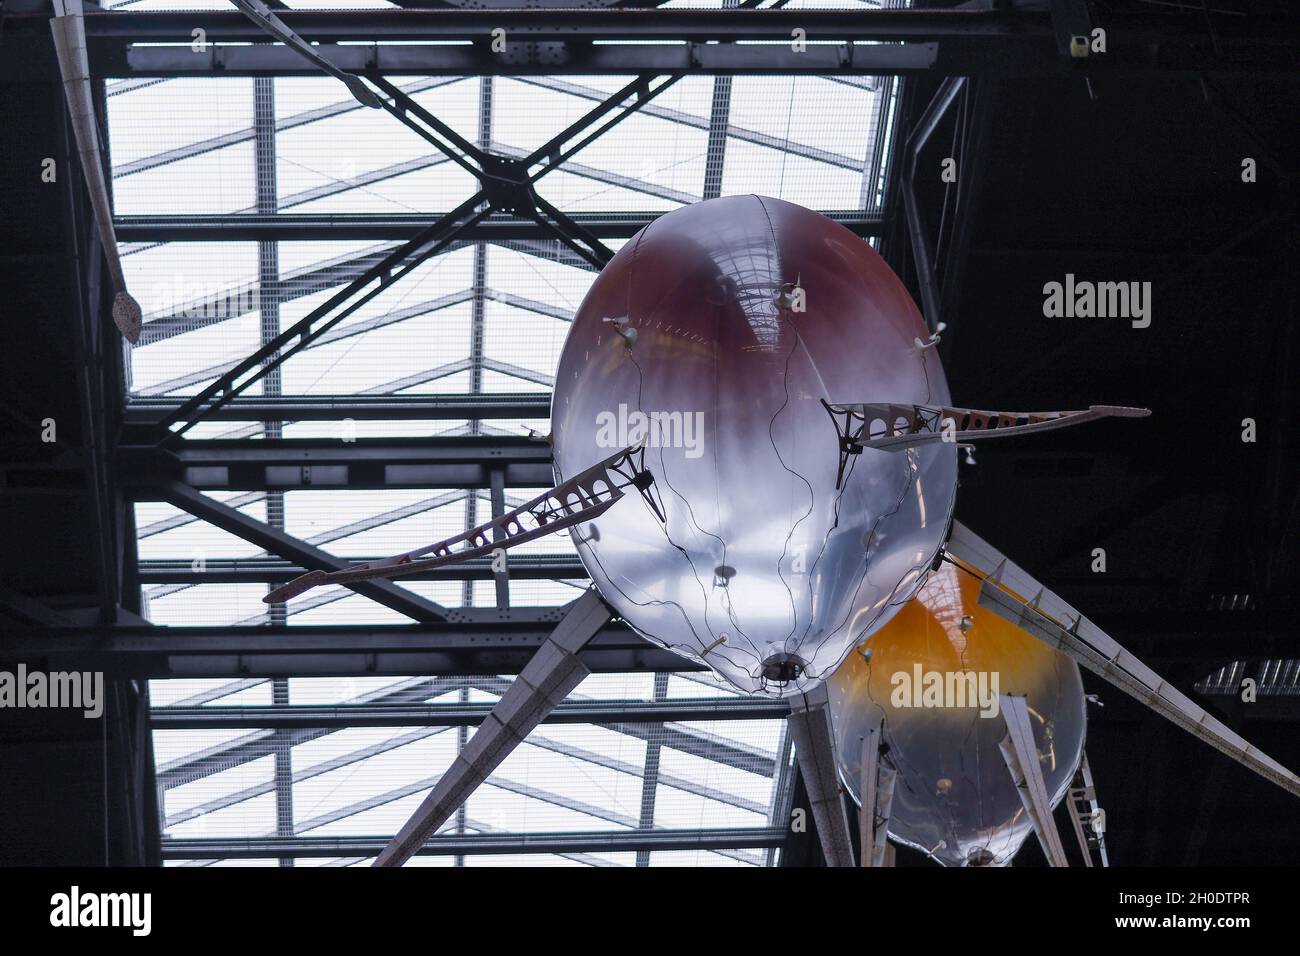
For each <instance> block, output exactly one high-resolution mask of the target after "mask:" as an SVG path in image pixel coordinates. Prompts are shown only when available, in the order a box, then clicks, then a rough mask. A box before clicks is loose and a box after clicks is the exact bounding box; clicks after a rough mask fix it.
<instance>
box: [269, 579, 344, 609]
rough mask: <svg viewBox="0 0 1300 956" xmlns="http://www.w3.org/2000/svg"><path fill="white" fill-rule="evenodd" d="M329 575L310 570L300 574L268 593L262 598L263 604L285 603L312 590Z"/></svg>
mask: <svg viewBox="0 0 1300 956" xmlns="http://www.w3.org/2000/svg"><path fill="white" fill-rule="evenodd" d="M327 577H329V575H327V574H326V573H325V572H324V571H308V572H307V573H306V574H300V575H298V576H297V577H296V578H294V579H293V580H292V581H290V582H289V583H288V584H282V585H280V586H279V587H278V588H276V589H275V590H273V591H270V592H268V593H267V595H266V597H264V598H262V603H263V604H283V603H284V602H285V601H288V600H289V599H290V598H295V597H297V596H298V595H299V594H302V593H303V592H304V591H310V590H311V589H312V588H314V587H315V586H316V585H318V584H320V583H321V582H323V581H324V580H325V579H326V578H327Z"/></svg>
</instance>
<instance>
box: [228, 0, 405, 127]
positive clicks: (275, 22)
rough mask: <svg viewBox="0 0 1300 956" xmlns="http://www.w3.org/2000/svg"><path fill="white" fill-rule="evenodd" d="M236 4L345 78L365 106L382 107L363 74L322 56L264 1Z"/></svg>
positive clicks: (285, 41) (236, 0) (244, 0)
mask: <svg viewBox="0 0 1300 956" xmlns="http://www.w3.org/2000/svg"><path fill="white" fill-rule="evenodd" d="M234 3H235V6H237V7H239V9H240V11H241V12H242V13H243V14H244V15H245V16H247V17H248V18H249V19H250V20H252V21H253V22H254V23H256V24H257V25H258V26H259V27H261V28H262V29H263V30H265V31H266V32H267V33H269V34H270V35H271V36H273V37H275V38H276V39H277V40H279V41H280V42H281V43H283V44H284V45H285V46H287V47H290V48H291V49H293V50H294V51H295V52H297V53H300V54H302V56H303V57H305V58H306V59H308V60H310V61H311V62H312V63H313V64H315V65H316V66H318V67H320V68H321V69H322V70H324V71H325V72H326V73H328V74H329V75H330V76H333V77H335V78H337V79H339V80H342V81H343V84H344V85H345V86H347V88H348V91H349V92H350V93H351V94H352V95H353V96H354V97H355V98H356V100H357V102H358V103H360V104H361V105H362V106H369V107H370V108H371V109H376V110H377V109H379V108H380V106H381V105H382V104H381V103H380V102H379V97H378V96H376V95H375V92H374V90H372V89H371V88H370V87H368V86H366V84H365V82H364V81H363V80H362V79H361V77H359V76H355V75H354V74H352V73H345V72H344V71H343V70H340V69H339V68H338V67H337V66H335V65H334V64H333V63H331V62H330V61H329V60H327V59H325V57H323V56H321V55H320V53H318V52H317V51H316V48H315V47H313V46H312V45H311V44H310V43H308V42H307V41H306V40H304V39H303V38H302V37H300V36H298V34H296V33H294V32H293V30H291V29H289V26H288V25H287V24H286V23H285V22H284V21H283V20H281V19H280V18H279V17H277V16H276V15H275V14H274V13H272V12H271V8H270V7H268V6H267V5H266V4H265V3H263V2H262V0H234Z"/></svg>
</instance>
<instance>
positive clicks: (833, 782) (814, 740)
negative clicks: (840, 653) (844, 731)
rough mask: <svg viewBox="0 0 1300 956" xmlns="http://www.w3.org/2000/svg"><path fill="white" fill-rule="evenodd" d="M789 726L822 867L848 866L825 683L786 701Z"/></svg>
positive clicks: (846, 833)
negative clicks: (815, 830)
mask: <svg viewBox="0 0 1300 956" xmlns="http://www.w3.org/2000/svg"><path fill="white" fill-rule="evenodd" d="M789 725H790V736H791V738H792V739H793V740H794V752H795V757H796V758H797V759H798V761H799V771H800V773H801V774H802V776H803V782H804V786H805V787H807V789H808V801H809V803H810V804H811V805H812V813H813V822H814V823H815V824H816V825H817V834H818V836H819V837H820V838H821V843H822V854H823V855H824V856H825V857H826V865H827V866H852V865H853V840H852V837H851V836H850V834H849V816H848V814H847V813H846V812H845V810H844V795H843V792H842V790H841V787H840V780H839V772H838V769H837V766H836V760H835V737H834V735H833V734H832V731H831V714H830V698H829V695H828V694H827V691H826V685H825V684H821V685H818V686H817V687H816V688H814V689H813V690H811V691H809V692H808V693H807V694H800V695H797V696H795V697H791V698H790V717H789Z"/></svg>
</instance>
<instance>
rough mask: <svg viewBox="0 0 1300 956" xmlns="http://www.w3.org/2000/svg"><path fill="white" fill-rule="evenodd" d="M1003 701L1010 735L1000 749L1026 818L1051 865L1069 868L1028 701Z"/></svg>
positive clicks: (1004, 697) (1008, 697) (1007, 697)
mask: <svg viewBox="0 0 1300 956" xmlns="http://www.w3.org/2000/svg"><path fill="white" fill-rule="evenodd" d="M1000 700H1001V702H1002V717H1003V719H1004V720H1005V721H1006V724H1007V735H1006V737H1004V738H1003V740H1002V742H1001V743H999V744H998V747H999V748H1000V749H1001V751H1002V758H1003V759H1004V760H1005V761H1006V762H1007V771H1008V772H1009V773H1010V774H1011V779H1012V780H1013V781H1014V782H1015V785H1016V790H1017V792H1018V793H1019V794H1020V802H1021V803H1022V804H1024V808H1025V815H1026V816H1028V817H1029V821H1030V822H1031V823H1032V824H1033V825H1034V833H1036V834H1037V835H1038V842H1039V843H1040V844H1042V847H1043V855H1044V856H1046V857H1047V862H1048V863H1049V864H1050V865H1051V866H1068V865H1069V864H1068V862H1067V860H1066V858H1065V848H1064V847H1063V846H1061V834H1060V833H1059V832H1058V831H1057V829H1056V821H1055V820H1054V819H1053V817H1052V804H1051V802H1050V800H1051V798H1050V796H1049V795H1048V793H1047V785H1046V784H1045V783H1044V781H1043V768H1042V765H1041V764H1040V762H1039V756H1038V747H1037V745H1036V744H1035V743H1034V728H1033V726H1032V725H1031V724H1030V722H1029V710H1028V708H1027V706H1026V704H1025V699H1024V698H1023V697H1015V696H1012V695H1009V694H1002V695H1001V697H1000Z"/></svg>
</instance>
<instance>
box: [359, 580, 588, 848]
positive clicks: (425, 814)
mask: <svg viewBox="0 0 1300 956" xmlns="http://www.w3.org/2000/svg"><path fill="white" fill-rule="evenodd" d="M610 617H611V611H610V609H609V606H608V605H607V604H605V602H604V601H603V600H601V597H600V595H599V593H597V592H596V591H595V590H594V589H593V590H590V591H587V592H585V593H584V594H583V596H582V597H581V598H579V599H578V600H577V601H575V602H574V603H573V604H571V605H569V607H568V608H567V609H566V612H565V615H564V618H563V619H562V620H561V621H560V622H559V624H557V625H556V627H555V630H554V631H552V632H551V634H550V636H549V637H547V639H546V642H545V643H544V644H543V645H542V646H541V647H540V648H539V649H538V651H537V654H536V655H535V656H534V657H533V658H532V659H531V660H530V661H529V662H528V664H527V665H525V667H524V669H523V670H521V671H520V672H519V676H518V677H517V678H515V680H514V681H512V682H511V684H510V686H509V687H508V688H507V689H506V691H505V693H504V694H502V696H501V698H500V700H498V701H497V702H496V704H495V705H494V706H493V707H492V708H491V710H490V711H489V712H488V713H487V714H486V715H485V716H484V717H483V719H482V723H480V724H479V726H478V729H477V730H476V731H475V732H474V736H473V737H472V738H470V740H469V741H468V743H466V745H465V747H464V748H463V749H462V750H461V752H460V753H459V754H457V756H456V759H455V761H454V762H453V763H452V765H451V767H450V768H448V770H447V771H446V772H445V773H443V775H442V776H441V777H440V778H439V779H438V782H437V783H436V784H435V785H434V787H433V789H432V790H431V791H430V792H429V795H428V796H426V797H425V798H424V800H423V802H421V804H420V806H419V807H418V808H417V809H416V811H415V813H414V814H412V815H411V818H410V819H409V820H407V821H406V823H405V825H404V826H403V827H402V828H401V829H400V830H399V831H398V832H397V835H396V836H394V837H393V839H392V841H391V842H390V843H389V844H388V845H387V846H386V847H384V848H383V850H382V851H381V852H380V854H379V856H378V858H377V859H376V860H375V865H376V866H401V865H402V864H403V863H405V862H406V861H407V860H408V859H410V858H411V856H412V855H413V854H414V853H416V852H417V851H418V850H419V849H420V847H421V846H423V845H424V843H425V841H426V840H427V839H428V837H430V836H432V835H433V833H434V832H435V831H436V830H437V829H438V828H439V827H440V826H442V824H443V823H445V822H446V820H447V819H448V818H449V817H450V816H451V815H452V813H454V812H455V811H456V809H457V808H458V807H460V806H461V805H462V804H463V803H464V802H465V801H466V800H467V799H469V796H470V794H471V793H473V792H474V790H475V789H476V788H477V787H478V786H479V784H480V783H482V782H483V781H484V780H486V779H487V778H488V777H489V776H490V775H491V773H492V771H493V770H495V769H496V768H497V767H498V766H499V765H500V764H501V761H503V760H504V759H505V758H506V757H507V756H509V754H510V753H511V751H513V750H514V749H515V748H516V747H517V746H518V745H519V743H520V742H521V741H522V740H523V739H524V738H525V737H527V736H528V733H529V732H530V731H531V730H532V729H533V728H534V727H536V726H537V725H538V724H539V723H541V722H542V721H543V720H545V719H546V718H547V717H548V716H549V715H551V714H552V712H554V711H555V710H556V708H557V707H559V706H560V705H561V704H562V702H563V701H564V698H566V697H567V696H568V695H569V693H570V692H571V691H572V690H573V689H574V688H575V687H577V686H578V685H579V684H580V683H582V681H583V679H584V678H585V677H587V676H588V675H589V674H590V673H591V672H590V671H589V670H587V668H586V667H585V666H584V665H583V663H582V661H581V659H580V658H579V656H578V652H579V651H580V650H581V649H582V648H583V646H584V645H585V644H586V643H587V642H588V641H590V640H591V639H592V638H593V637H594V636H595V635H596V634H597V633H599V631H600V629H601V628H602V627H604V626H605V624H606V623H607V622H608V621H609V620H610Z"/></svg>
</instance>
